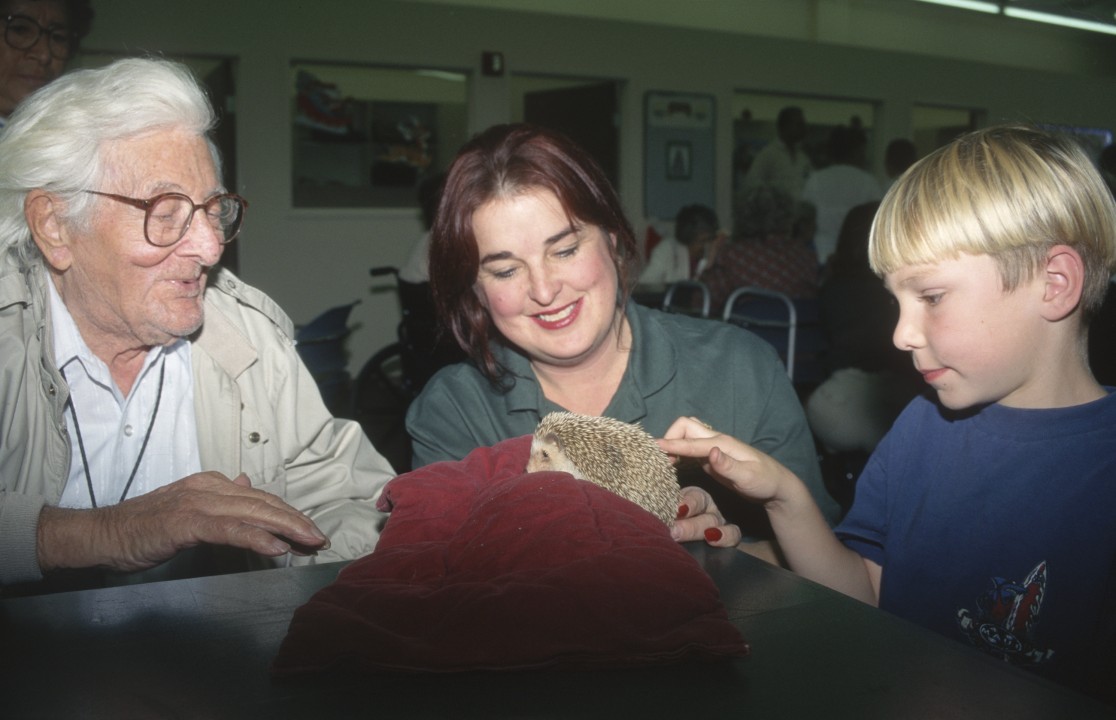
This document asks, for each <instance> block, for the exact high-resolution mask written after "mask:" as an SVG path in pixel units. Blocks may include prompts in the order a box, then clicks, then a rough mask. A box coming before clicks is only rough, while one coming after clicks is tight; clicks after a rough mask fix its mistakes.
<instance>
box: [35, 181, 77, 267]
mask: <svg viewBox="0 0 1116 720" xmlns="http://www.w3.org/2000/svg"><path fill="white" fill-rule="evenodd" d="M61 211H62V206H61V203H60V202H59V200H58V198H56V197H55V196H54V195H51V194H50V193H48V192H46V191H43V190H32V191H31V192H29V193H27V197H26V198H25V199H24V201H23V216H24V217H25V218H26V219H27V227H28V228H29V229H30V230H31V239H32V240H34V241H35V245H37V246H38V248H39V250H40V251H41V252H42V253H43V257H44V258H46V261H47V264H48V265H50V266H51V267H52V268H53V269H55V270H57V271H58V272H65V271H66V270H68V269H69V267H70V265H71V264H72V263H73V260H74V258H73V254H72V253H71V252H70V245H69V241H68V238H67V237H66V233H65V232H64V230H63V223H62V217H61Z"/></svg>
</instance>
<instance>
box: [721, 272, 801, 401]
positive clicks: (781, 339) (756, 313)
mask: <svg viewBox="0 0 1116 720" xmlns="http://www.w3.org/2000/svg"><path fill="white" fill-rule="evenodd" d="M722 319H723V320H724V321H725V322H728V323H732V324H733V325H738V326H740V327H742V328H745V329H747V330H750V331H751V332H753V333H755V334H756V335H759V336H760V337H761V338H763V339H764V340H766V341H767V342H769V343H771V345H772V346H774V348H775V350H776V351H777V352H778V353H779V358H780V359H781V360H782V361H783V364H784V365H785V366H786V368H787V376H788V377H790V379H791V380H792V381H793V380H794V359H795V340H796V333H797V328H798V311H797V309H796V308H795V306H794V302H793V301H792V300H791V299H790V298H789V297H788V296H787V295H786V294H784V293H781V292H777V291H775V290H767V289H765V288H758V287H751V286H748V287H741V288H737V289H735V290H733V291H732V294H731V295H729V298H728V300H727V301H726V302H725V309H724V313H723V315H722Z"/></svg>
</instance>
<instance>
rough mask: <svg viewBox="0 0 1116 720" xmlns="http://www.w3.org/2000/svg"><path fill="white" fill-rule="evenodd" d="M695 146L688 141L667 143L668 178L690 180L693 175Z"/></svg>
mask: <svg viewBox="0 0 1116 720" xmlns="http://www.w3.org/2000/svg"><path fill="white" fill-rule="evenodd" d="M693 168H694V164H693V148H692V146H691V145H690V143H688V142H678V141H675V142H668V143H667V145H666V176H667V180H689V179H690V176H691V175H693Z"/></svg>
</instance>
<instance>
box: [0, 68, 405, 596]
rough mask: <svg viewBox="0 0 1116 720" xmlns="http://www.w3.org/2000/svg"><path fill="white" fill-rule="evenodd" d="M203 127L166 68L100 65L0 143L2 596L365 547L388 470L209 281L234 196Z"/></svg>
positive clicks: (263, 306)
mask: <svg viewBox="0 0 1116 720" xmlns="http://www.w3.org/2000/svg"><path fill="white" fill-rule="evenodd" d="M214 122H215V118H214V115H213V110H212V108H211V107H210V105H209V102H208V101H207V100H206V96H205V93H204V91H203V90H202V89H201V88H200V86H199V85H198V84H197V82H196V81H195V80H194V78H193V77H192V76H191V75H190V73H189V71H188V70H186V69H185V68H184V67H182V66H181V65H178V64H175V63H171V62H165V61H158V60H121V61H118V62H116V63H113V64H112V65H110V66H108V67H105V68H102V69H99V70H83V71H78V72H74V73H71V74H68V75H66V76H63V77H61V78H59V79H58V80H56V81H55V82H53V83H51V84H50V85H48V86H46V87H45V88H43V89H41V90H39V91H38V92H37V93H35V94H34V95H32V96H30V97H29V98H28V99H27V100H26V101H24V102H23V103H22V104H21V105H20V107H19V108H18V109H17V110H16V112H15V114H14V115H13V116H12V119H11V122H10V123H9V125H8V127H7V128H6V129H5V130H4V132H3V133H0V157H3V158H4V162H3V163H2V164H0V430H2V432H0V585H2V586H5V587H8V586H11V585H12V584H16V583H25V582H34V581H38V580H40V579H41V578H42V577H43V576H44V575H46V576H48V578H50V579H54V578H58V577H60V573H61V571H64V570H70V569H79V568H103V569H107V570H109V571H111V572H113V573H125V574H131V573H137V572H139V571H144V570H148V569H150V568H155V567H156V566H160V564H161V563H163V562H164V561H167V560H170V559H171V558H175V561H174V562H172V563H168V564H165V565H161V566H160V567H158V568H157V570H156V571H152V572H149V573H146V574H141V575H130V576H129V577H127V578H121V577H120V576H118V575H115V574H114V575H112V577H111V578H109V579H108V581H109V582H115V581H119V580H127V581H129V582H131V581H137V580H142V579H164V578H166V577H174V576H182V575H186V574H202V573H205V572H212V571H213V570H214V569H215V568H216V558H213V557H211V556H209V555H208V552H207V551H208V550H209V549H211V548H213V547H215V546H231V547H232V548H242V549H245V550H249V551H252V553H254V554H256V555H257V556H263V557H265V558H276V559H280V560H281V559H283V557H284V556H286V555H287V554H288V553H295V554H297V555H299V557H298V558H296V559H294V560H293V561H295V562H309V561H311V560H312V559H313V558H312V556H313V554H314V553H315V552H316V553H318V554H317V559H318V560H336V559H342V558H352V557H356V556H358V555H362V554H364V553H367V552H370V551H371V550H372V548H373V547H374V546H375V542H376V538H377V537H378V527H379V525H380V524H381V522H382V520H383V516H382V515H381V514H380V513H378V512H377V511H376V510H375V508H374V504H373V502H372V501H373V499H374V498H375V497H376V495H377V494H378V493H379V491H380V489H381V487H382V486H383V484H384V483H385V482H386V481H387V480H388V479H389V478H390V477H391V476H392V474H393V473H392V471H391V468H390V467H389V466H388V464H387V463H386V462H385V461H384V459H383V458H382V457H381V456H380V455H379V454H378V453H377V452H376V451H375V450H374V449H373V448H372V446H371V445H370V444H369V442H368V440H367V439H366V438H365V436H364V434H363V433H362V432H361V429H360V427H359V425H357V424H356V423H354V422H349V421H341V420H335V419H334V418H333V417H331V416H330V415H329V413H328V412H327V411H326V409H325V407H324V405H323V404H322V401H321V396H320V395H319V393H318V390H317V388H316V386H315V384H314V380H313V378H312V377H311V376H310V374H309V372H308V371H307V370H306V368H305V367H304V366H303V365H302V363H301V362H300V361H299V359H298V356H297V354H296V352H295V349H294V344H293V342H292V340H291V337H292V332H293V327H292V324H291V321H290V319H289V318H288V317H287V316H286V315H285V314H283V313H282V311H281V310H279V308H278V307H277V306H276V305H275V303H274V302H272V301H271V300H270V299H269V298H268V297H267V296H265V295H264V294H263V293H261V292H259V291H258V290H255V289H254V288H251V287H249V286H247V285H245V284H244V283H242V282H241V281H240V280H239V279H237V278H236V277H234V276H233V275H231V274H230V273H229V272H228V271H227V270H223V269H216V268H215V266H216V264H217V262H218V260H219V259H220V257H221V253H222V250H223V248H224V245H225V243H227V242H229V241H231V240H232V239H234V238H235V237H236V235H237V233H239V231H240V228H241V223H242V221H243V218H244V211H245V209H246V206H247V203H246V202H245V201H244V200H243V199H241V198H239V197H238V196H236V195H232V194H229V193H228V192H226V190H225V189H224V188H223V187H222V184H221V180H220V171H219V168H218V166H217V163H216V160H217V154H216V149H215V147H214V146H213V144H212V143H211V142H210V141H209V138H208V133H209V132H210V131H211V130H212V128H213V125H214ZM192 548H196V550H190V551H188V552H185V553H181V554H180V552H181V551H186V550H187V549H192ZM202 548H205V550H202ZM214 554H215V555H224V553H223V552H219V551H214ZM228 555H229V557H226V558H223V559H227V560H236V561H238V562H237V563H236V564H234V565H233V567H238V568H241V569H243V568H244V567H246V565H247V562H246V558H245V557H244V556H243V555H242V554H241V553H232V552H230V553H228ZM233 556H235V557H233ZM195 563H197V564H196V565H195ZM65 575H68V574H67V573H61V576H65ZM100 581H101V580H97V579H93V578H83V579H82V582H90V583H95V582H100Z"/></svg>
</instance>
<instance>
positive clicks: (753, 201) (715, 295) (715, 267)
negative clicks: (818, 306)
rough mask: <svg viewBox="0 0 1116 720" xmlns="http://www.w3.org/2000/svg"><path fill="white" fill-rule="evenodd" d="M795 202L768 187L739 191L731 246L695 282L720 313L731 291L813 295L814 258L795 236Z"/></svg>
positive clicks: (720, 250)
mask: <svg viewBox="0 0 1116 720" xmlns="http://www.w3.org/2000/svg"><path fill="white" fill-rule="evenodd" d="M797 207H798V205H797V203H795V201H794V199H793V198H791V196H790V195H788V194H787V193H785V192H783V191H782V190H780V189H778V188H776V187H774V186H772V185H760V186H757V187H753V188H749V189H747V190H745V191H744V192H743V193H742V194H741V195H739V196H738V197H737V199H736V203H735V206H734V207H733V213H734V214H733V218H734V220H733V232H732V241H731V242H727V243H724V244H723V245H721V246H720V247H719V248H718V249H717V253H716V255H714V256H713V257H712V258H711V259H710V262H709V266H708V267H706V269H705V271H704V272H702V273H701V275H700V276H699V279H700V280H701V281H702V282H704V283H705V284H706V285H708V286H709V293H710V295H711V296H712V306H713V308H714V312H715V313H717V314H718V316H719V314H720V312H721V310H722V308H723V307H724V305H725V301H726V300H728V297H729V295H731V294H732V291H733V290H735V289H737V288H739V287H744V286H746V285H751V286H753V287H759V288H765V289H767V290H775V291H777V292H781V293H784V294H786V295H788V296H790V297H791V298H793V299H804V298H812V297H814V296H816V295H817V293H818V258H817V256H816V255H814V251H813V250H811V249H810V248H809V247H808V246H807V245H806V244H804V243H803V242H801V241H800V240H799V239H797V238H796V237H795V234H794V229H795V221H796V217H797V216H796V212H797Z"/></svg>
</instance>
